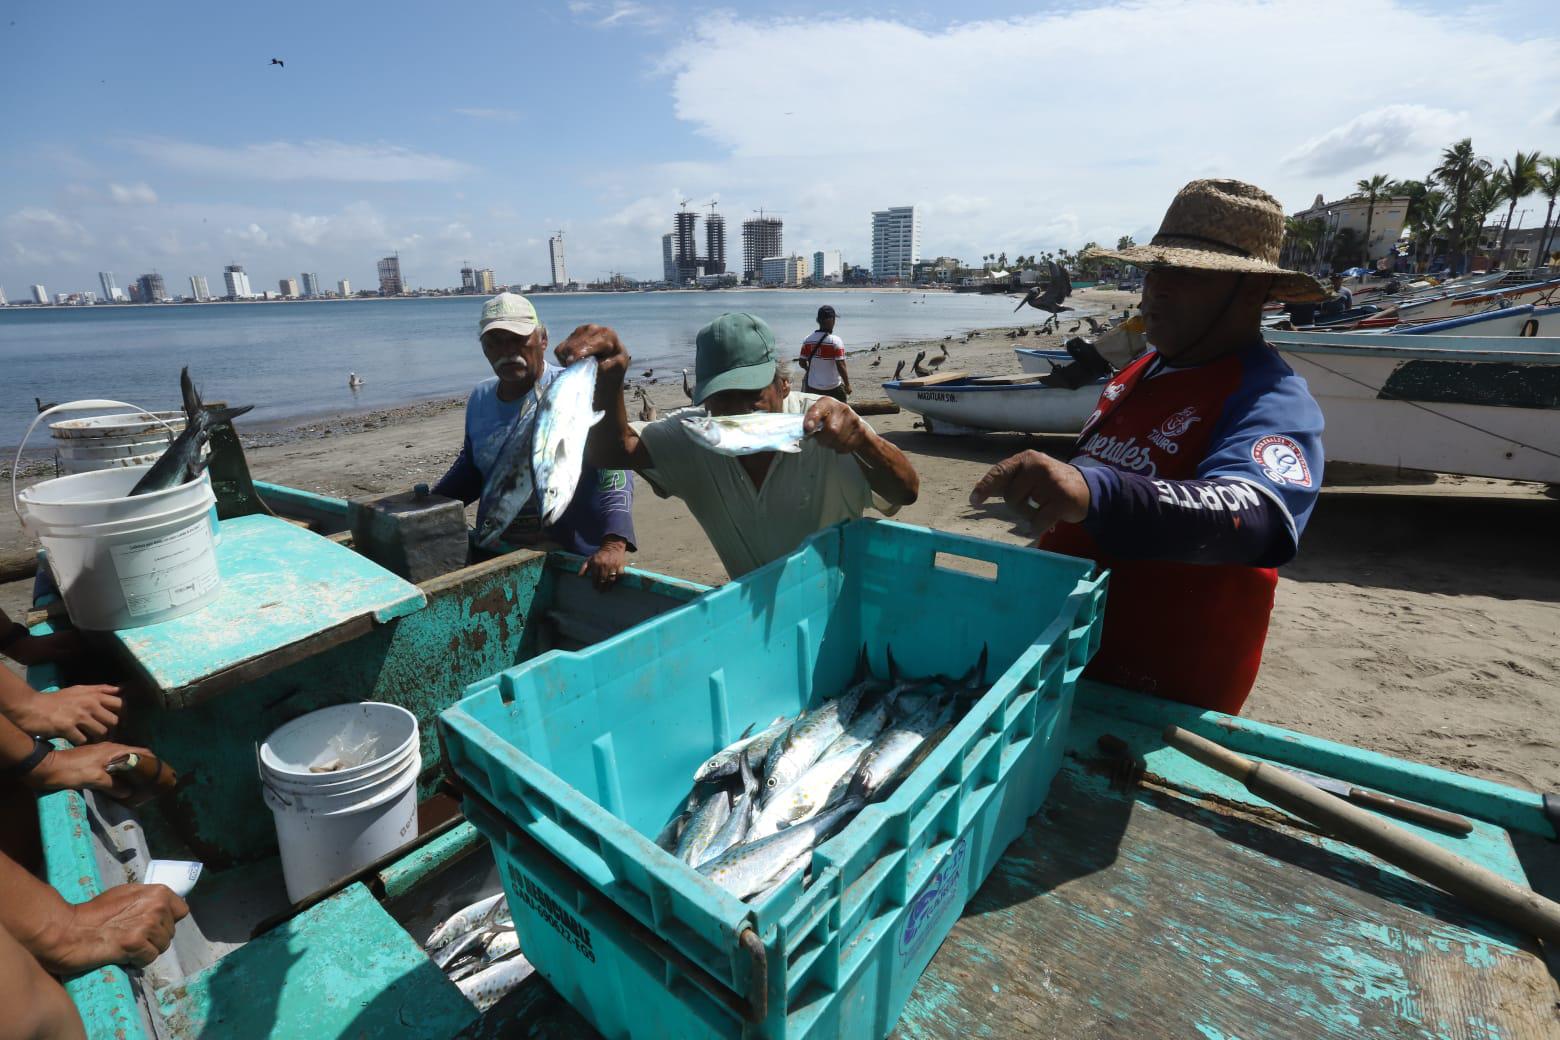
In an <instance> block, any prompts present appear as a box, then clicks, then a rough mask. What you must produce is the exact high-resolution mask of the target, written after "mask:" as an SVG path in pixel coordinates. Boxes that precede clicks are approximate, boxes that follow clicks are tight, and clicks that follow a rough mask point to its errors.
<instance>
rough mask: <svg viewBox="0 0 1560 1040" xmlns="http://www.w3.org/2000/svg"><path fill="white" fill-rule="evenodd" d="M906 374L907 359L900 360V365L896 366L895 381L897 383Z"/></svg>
mask: <svg viewBox="0 0 1560 1040" xmlns="http://www.w3.org/2000/svg"><path fill="white" fill-rule="evenodd" d="M904 374H905V359H904V358H900V359H899V364H897V365H895V366H894V380H895V381H896V382H897V381H898V380H899V378H900V377H901V376H903V375H904Z"/></svg>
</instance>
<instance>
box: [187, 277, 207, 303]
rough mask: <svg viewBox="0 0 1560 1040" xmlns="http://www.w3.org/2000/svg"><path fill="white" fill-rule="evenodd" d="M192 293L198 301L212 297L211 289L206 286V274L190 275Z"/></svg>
mask: <svg viewBox="0 0 1560 1040" xmlns="http://www.w3.org/2000/svg"><path fill="white" fill-rule="evenodd" d="M190 295H191V296H193V297H194V298H195V300H196V302H200V301H201V300H209V299H211V290H210V289H209V288H207V287H206V276H205V275H203V274H192V275H190Z"/></svg>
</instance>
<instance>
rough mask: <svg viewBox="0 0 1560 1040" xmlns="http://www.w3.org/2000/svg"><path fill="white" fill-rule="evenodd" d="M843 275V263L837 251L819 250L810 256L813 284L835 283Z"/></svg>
mask: <svg viewBox="0 0 1560 1040" xmlns="http://www.w3.org/2000/svg"><path fill="white" fill-rule="evenodd" d="M844 273H845V261H844V260H843V259H842V258H841V257H840V251H839V250H838V249H820V250H818V251H817V252H816V253H814V254H813V255H812V280H813V282H814V283H815V284H818V285H822V284H824V283H825V282H837V281H839V280H840V278H841V277H842V276H843V275H844Z"/></svg>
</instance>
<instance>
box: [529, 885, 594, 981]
mask: <svg viewBox="0 0 1560 1040" xmlns="http://www.w3.org/2000/svg"><path fill="white" fill-rule="evenodd" d="M509 880H510V881H513V882H514V888H515V892H516V893H517V894H518V895H519V896H520V899H521V900H522V901H523V902H524V903H525V905H526V906H528V907H530V908H531V909H532V910H535V911H536V914H537V916H538V917H540V918H541V919H542V920H543V921H546V922H547V923H548V924H550V925H552V929H553V931H555V932H557V933H558V934H559V935H561V936H563V937H564V939H565V940H567V941H568V943H569V945H571V946H573V947H574V948H575V949H576V950H578V951H579V952H580V953H581V954H582V955H583V956H584V957H585V959H586V960H588V961H590V962H591V963H592V964H594V963H596V953H595V951H594V950H592V949H591V943H590V929H589V928H586V927H585V926H584V925H583V924H581V923H580V922H579V919H578V918H576V917H575V916H574V915H573V914H571V913H569V912H568V911H567V910H565V909H564V908H563V907H562V906H560V905H559V903H558V901H557V900H556V899H554V898H553V897H552V896H550V895H548V894H547V893H546V892H544V891H542V888H541V886H540V885H538V884H537V883H536V882H534V881H532V880H531V879H530V878H528V877H526V876H525V875H524V874H522V873H520V872H519V871H518V870H516V869H515V868H514V867H513V866H510V867H509Z"/></svg>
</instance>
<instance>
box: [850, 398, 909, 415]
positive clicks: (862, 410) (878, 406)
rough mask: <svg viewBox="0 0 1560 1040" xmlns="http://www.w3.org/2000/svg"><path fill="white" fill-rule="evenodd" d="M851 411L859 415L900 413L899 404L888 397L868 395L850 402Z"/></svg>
mask: <svg viewBox="0 0 1560 1040" xmlns="http://www.w3.org/2000/svg"><path fill="white" fill-rule="evenodd" d="M850 407H851V411H853V412H855V413H856V414H857V415H898V414H899V406H898V405H897V404H895V403H894V402H893V401H891V400H889V399H888V398H886V397H868V398H864V399H862V400H860V401H852V402H850Z"/></svg>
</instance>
